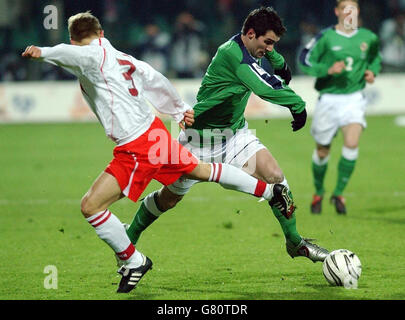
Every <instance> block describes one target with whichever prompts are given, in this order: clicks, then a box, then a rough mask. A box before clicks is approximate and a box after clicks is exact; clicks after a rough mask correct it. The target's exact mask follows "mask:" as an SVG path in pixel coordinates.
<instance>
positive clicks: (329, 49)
mask: <svg viewBox="0 0 405 320" xmlns="http://www.w3.org/2000/svg"><path fill="white" fill-rule="evenodd" d="M336 61H344V63H345V65H346V68H345V69H344V70H343V71H342V73H340V74H334V75H328V69H329V68H330V67H331V66H332V65H333V64H334V63H335V62H336ZM299 62H300V63H299V65H300V67H301V69H302V71H304V72H305V73H307V74H309V75H311V76H315V77H316V78H317V79H316V82H315V89H316V90H318V91H319V92H320V93H336V94H348V93H352V92H355V91H359V90H361V89H363V88H364V87H365V86H366V81H365V79H364V73H365V71H366V70H371V71H372V72H373V73H374V75H377V74H378V73H379V72H380V70H381V56H380V53H379V41H378V37H377V36H376V35H375V34H374V33H373V32H371V31H369V30H367V29H364V28H359V29H357V30H356V31H354V33H352V34H350V35H347V34H344V33H342V32H340V31H338V30H336V29H335V27H334V26H333V27H330V28H327V29H324V30H323V31H321V32H320V33H319V34H318V35H317V36H315V37H314V38H313V39H312V40H311V41H310V42H309V43H308V44H307V46H306V47H305V48H304V49H303V50H302V51H301V53H300V56H299Z"/></svg>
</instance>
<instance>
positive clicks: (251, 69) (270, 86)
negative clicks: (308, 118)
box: [236, 63, 305, 113]
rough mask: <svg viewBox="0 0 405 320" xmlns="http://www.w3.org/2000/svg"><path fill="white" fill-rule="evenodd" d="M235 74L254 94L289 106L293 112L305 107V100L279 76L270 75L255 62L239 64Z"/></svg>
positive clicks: (298, 111)
mask: <svg viewBox="0 0 405 320" xmlns="http://www.w3.org/2000/svg"><path fill="white" fill-rule="evenodd" d="M236 76H237V77H238V78H239V80H240V81H241V82H242V83H243V84H244V85H245V86H246V87H247V88H248V89H250V90H251V91H252V92H253V93H254V94H256V95H257V96H259V97H260V98H262V99H263V100H266V101H268V102H271V103H274V104H277V105H280V106H283V107H287V108H290V109H291V110H292V111H294V112H295V113H300V112H301V111H302V110H304V109H305V102H304V101H303V100H302V99H301V97H300V96H299V95H297V94H296V93H295V92H294V91H293V90H292V89H290V88H289V87H288V86H287V85H285V84H283V82H281V81H280V80H279V78H277V77H275V76H274V75H270V74H269V73H267V72H266V71H265V70H264V69H263V68H261V67H260V66H259V65H258V64H257V63H252V64H246V63H242V64H240V65H239V66H238V67H237V69H236Z"/></svg>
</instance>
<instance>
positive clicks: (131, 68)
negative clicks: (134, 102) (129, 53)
mask: <svg viewBox="0 0 405 320" xmlns="http://www.w3.org/2000/svg"><path fill="white" fill-rule="evenodd" d="M117 61H118V63H119V64H120V65H122V66H129V69H128V71H127V72H124V73H123V74H122V75H123V76H124V78H125V80H131V81H132V86H133V88H129V89H128V90H129V93H130V94H131V96H134V97H136V96H137V95H138V90H136V88H135V84H134V79H132V76H131V75H132V74H133V73H134V71H135V70H136V68H135V66H134V64H133V63H132V62H131V61H128V60H121V59H117Z"/></svg>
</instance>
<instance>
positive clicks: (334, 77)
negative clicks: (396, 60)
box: [300, 0, 381, 214]
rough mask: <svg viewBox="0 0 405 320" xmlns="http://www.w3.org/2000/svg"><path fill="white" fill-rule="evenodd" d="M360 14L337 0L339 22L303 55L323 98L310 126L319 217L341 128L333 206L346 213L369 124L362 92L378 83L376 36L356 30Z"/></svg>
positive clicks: (353, 3) (352, 3)
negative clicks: (348, 191)
mask: <svg viewBox="0 0 405 320" xmlns="http://www.w3.org/2000/svg"><path fill="white" fill-rule="evenodd" d="M358 14H359V3H358V0H337V1H336V7H335V15H336V17H337V19H338V23H337V24H336V25H334V26H331V27H329V28H326V29H324V30H322V31H321V32H320V33H319V34H318V35H317V36H315V38H314V39H312V40H311V41H310V42H309V43H308V45H307V46H306V47H305V48H304V49H303V50H302V52H301V54H300V67H301V69H302V70H303V71H304V72H305V73H307V74H309V75H311V76H315V77H316V83H315V89H316V90H317V91H318V92H319V94H320V96H319V99H318V102H317V104H316V107H315V111H314V116H313V120H312V127H311V134H312V136H313V138H314V140H315V142H316V149H315V150H314V152H313V156H312V174H313V178H314V185H315V194H314V196H313V200H312V203H311V212H312V213H315V214H319V213H321V210H322V199H323V196H324V193H325V189H324V178H325V174H326V171H327V167H328V161H329V155H330V148H331V144H332V141H333V138H334V137H335V135H336V134H337V132H338V130H339V129H341V131H342V134H343V147H342V153H341V157H340V160H339V163H338V175H337V176H338V177H337V182H336V187H335V190H333V192H332V195H331V198H330V201H331V203H333V204H334V206H335V208H336V212H337V213H338V214H346V205H345V198H344V197H343V191H344V189H345V187H346V185H347V183H348V182H349V179H350V177H351V175H352V173H353V171H354V168H355V164H356V160H357V157H358V154H359V141H360V136H361V133H362V131H363V129H364V128H365V127H366V125H367V123H366V119H365V111H366V106H367V99H366V97H365V96H364V93H363V89H364V87H365V86H366V83H370V84H371V83H373V82H374V79H375V77H376V76H377V75H378V73H379V72H380V70H381V57H380V53H379V40H378V37H377V35H375V34H374V33H373V32H371V31H370V30H367V29H365V28H358V25H357V20H358Z"/></svg>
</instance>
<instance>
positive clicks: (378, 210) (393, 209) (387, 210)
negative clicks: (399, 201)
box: [366, 205, 405, 214]
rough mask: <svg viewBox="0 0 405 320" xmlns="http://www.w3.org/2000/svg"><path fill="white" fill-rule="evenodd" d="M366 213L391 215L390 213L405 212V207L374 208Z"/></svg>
mask: <svg viewBox="0 0 405 320" xmlns="http://www.w3.org/2000/svg"><path fill="white" fill-rule="evenodd" d="M366 211H369V212H373V213H379V214H381V213H383V214H385V213H390V212H397V211H403V212H405V205H396V206H383V207H372V208H368V209H366Z"/></svg>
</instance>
